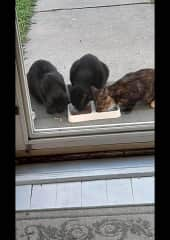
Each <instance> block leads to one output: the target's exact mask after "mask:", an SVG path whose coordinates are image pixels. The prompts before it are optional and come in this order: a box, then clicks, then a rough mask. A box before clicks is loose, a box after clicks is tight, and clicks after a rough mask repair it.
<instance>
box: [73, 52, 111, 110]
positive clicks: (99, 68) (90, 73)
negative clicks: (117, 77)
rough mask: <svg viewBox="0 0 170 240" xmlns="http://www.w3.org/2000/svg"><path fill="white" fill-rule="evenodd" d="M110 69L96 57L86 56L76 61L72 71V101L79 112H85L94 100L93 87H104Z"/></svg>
mask: <svg viewBox="0 0 170 240" xmlns="http://www.w3.org/2000/svg"><path fill="white" fill-rule="evenodd" d="M108 76H109V69H108V67H107V66H106V64H105V63H103V62H101V61H100V60H99V59H98V58H97V57H96V56H93V55H92V54H86V55H84V56H83V57H81V58H80V59H78V60H77V61H75V62H74V63H73V65H72V67H71V69H70V81H71V83H72V87H70V99H71V102H72V104H73V105H74V106H75V107H76V108H77V110H79V111H81V110H83V109H84V108H85V107H86V105H87V104H88V103H89V101H90V100H92V93H91V86H95V87H96V88H98V89H100V88H102V87H104V85H105V84H106V81H107V79H108Z"/></svg>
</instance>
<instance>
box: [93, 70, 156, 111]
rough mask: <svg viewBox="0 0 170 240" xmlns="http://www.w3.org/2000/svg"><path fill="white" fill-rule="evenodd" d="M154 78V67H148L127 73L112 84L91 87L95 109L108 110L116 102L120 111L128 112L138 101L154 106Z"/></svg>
mask: <svg viewBox="0 0 170 240" xmlns="http://www.w3.org/2000/svg"><path fill="white" fill-rule="evenodd" d="M154 80H155V72H154V69H150V68H148V69H141V70H139V71H136V72H131V73H128V74H126V75H125V76H123V77H122V78H121V79H119V80H118V81H116V82H115V83H113V84H112V85H110V86H107V87H104V88H102V89H96V88H94V87H92V88H91V90H92V94H93V98H94V101H95V104H96V111H97V112H103V111H108V110H109V109H111V108H112V106H114V105H115V104H116V105H117V104H118V105H119V106H120V109H121V111H123V112H126V113H128V112H130V111H132V109H133V108H134V106H135V105H136V103H137V102H139V101H142V102H144V103H145V104H148V105H149V106H150V107H151V108H155V95H154V94H155V91H154Z"/></svg>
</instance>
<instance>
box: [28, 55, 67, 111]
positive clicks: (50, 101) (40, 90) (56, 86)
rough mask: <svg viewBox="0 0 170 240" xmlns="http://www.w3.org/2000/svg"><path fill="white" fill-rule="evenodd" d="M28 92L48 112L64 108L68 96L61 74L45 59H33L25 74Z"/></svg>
mask: <svg viewBox="0 0 170 240" xmlns="http://www.w3.org/2000/svg"><path fill="white" fill-rule="evenodd" d="M27 80H28V87H29V91H30V94H31V95H32V96H33V97H34V98H35V99H36V100H37V102H39V103H41V104H43V105H44V106H45V107H46V111H47V113H49V114H54V113H61V112H64V111H65V110H66V107H67V103H68V97H67V93H66V88H65V84H64V79H63V76H62V75H61V74H60V73H59V72H58V71H57V69H56V67H55V66H53V65H52V64H51V63H50V62H48V61H46V60H38V61H35V62H34V63H33V64H32V66H31V67H30V69H29V72H28V74H27Z"/></svg>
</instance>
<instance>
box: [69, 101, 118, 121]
mask: <svg viewBox="0 0 170 240" xmlns="http://www.w3.org/2000/svg"><path fill="white" fill-rule="evenodd" d="M120 116H121V112H120V108H119V107H118V106H116V107H115V108H114V109H113V110H109V111H107V112H96V108H95V104H94V101H91V102H90V103H89V105H88V106H87V108H86V109H85V110H83V111H81V112H78V111H76V109H75V108H74V106H73V105H72V104H71V103H69V104H68V121H69V122H71V123H76V122H85V121H91V120H101V119H110V118H118V117H120Z"/></svg>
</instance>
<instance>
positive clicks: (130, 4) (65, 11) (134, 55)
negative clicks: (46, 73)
mask: <svg viewBox="0 0 170 240" xmlns="http://www.w3.org/2000/svg"><path fill="white" fill-rule="evenodd" d="M32 23H33V24H32V25H31V27H30V31H29V32H28V42H27V43H26V44H25V46H24V50H25V55H24V58H25V67H26V72H27V71H28V69H29V67H30V65H31V64H32V63H33V62H34V61H35V60H38V59H47V60H49V61H51V62H52V63H53V64H54V65H55V66H56V67H57V68H58V70H59V71H60V72H61V73H62V74H63V75H64V79H65V82H66V83H69V71H70V67H71V65H72V63H73V62H74V61H75V60H76V59H78V58H79V57H81V56H82V55H84V54H86V53H92V54H94V55H96V56H98V57H99V58H100V59H101V60H103V61H104V62H105V63H106V64H107V65H108V66H109V69H110V77H109V83H111V82H113V81H115V80H117V79H118V78H120V77H121V76H123V75H124V74H126V73H127V72H130V71H134V70H138V69H140V68H145V67H147V68H148V67H154V5H153V4H150V0H86V1H84V0H57V1H56V0H38V1H37V6H36V7H35V13H34V15H33V17H32ZM147 112H148V114H150V113H149V112H152V113H151V116H152V117H149V119H150V118H151V119H150V120H153V111H147ZM40 115H41V114H40ZM147 119H148V117H147Z"/></svg>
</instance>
